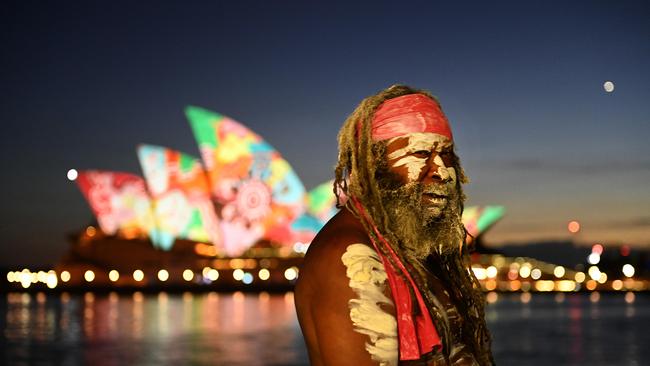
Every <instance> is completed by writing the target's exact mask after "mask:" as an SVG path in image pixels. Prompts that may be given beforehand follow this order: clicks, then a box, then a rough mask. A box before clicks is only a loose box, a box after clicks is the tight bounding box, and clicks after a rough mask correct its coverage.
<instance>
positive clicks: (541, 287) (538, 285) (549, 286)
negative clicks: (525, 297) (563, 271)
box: [535, 281, 555, 292]
mask: <svg viewBox="0 0 650 366" xmlns="http://www.w3.org/2000/svg"><path fill="white" fill-rule="evenodd" d="M554 288H555V282H553V281H537V282H535V289H536V290H537V291H540V292H549V291H553V289H554Z"/></svg>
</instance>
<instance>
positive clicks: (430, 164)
mask: <svg viewBox="0 0 650 366" xmlns="http://www.w3.org/2000/svg"><path fill="white" fill-rule="evenodd" d="M427 169H428V170H427V174H426V177H425V179H426V178H430V179H431V180H432V181H434V182H441V183H447V182H449V180H450V179H451V176H450V175H449V172H448V171H447V166H446V165H445V162H444V161H443V160H442V158H441V157H440V155H438V154H437V153H433V154H432V155H431V156H430V157H429V160H428V161H427Z"/></svg>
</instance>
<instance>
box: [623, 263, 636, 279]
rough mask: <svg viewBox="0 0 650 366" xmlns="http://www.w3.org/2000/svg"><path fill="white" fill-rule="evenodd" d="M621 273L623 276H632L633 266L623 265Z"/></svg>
mask: <svg viewBox="0 0 650 366" xmlns="http://www.w3.org/2000/svg"><path fill="white" fill-rule="evenodd" d="M623 274H624V275H625V277H632V276H634V267H633V266H632V265H631V264H625V265H623Z"/></svg>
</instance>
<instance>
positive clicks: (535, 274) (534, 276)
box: [530, 268, 542, 280]
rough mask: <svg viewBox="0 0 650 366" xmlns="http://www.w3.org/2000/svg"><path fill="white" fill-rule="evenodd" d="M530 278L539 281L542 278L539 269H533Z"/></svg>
mask: <svg viewBox="0 0 650 366" xmlns="http://www.w3.org/2000/svg"><path fill="white" fill-rule="evenodd" d="M530 277H531V278H532V279H534V280H539V279H540V277H542V270H541V269H539V268H535V269H533V270H532V271H530Z"/></svg>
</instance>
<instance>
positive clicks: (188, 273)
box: [183, 269, 194, 282]
mask: <svg viewBox="0 0 650 366" xmlns="http://www.w3.org/2000/svg"><path fill="white" fill-rule="evenodd" d="M183 279H184V280H185V281H187V282H190V281H192V280H193V279H194V271H192V270H191V269H186V270H184V271H183Z"/></svg>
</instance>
